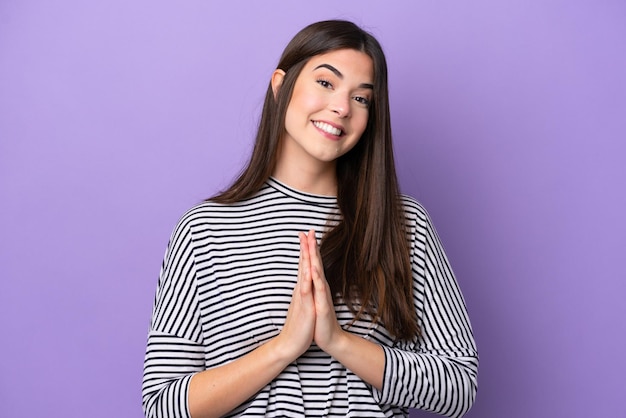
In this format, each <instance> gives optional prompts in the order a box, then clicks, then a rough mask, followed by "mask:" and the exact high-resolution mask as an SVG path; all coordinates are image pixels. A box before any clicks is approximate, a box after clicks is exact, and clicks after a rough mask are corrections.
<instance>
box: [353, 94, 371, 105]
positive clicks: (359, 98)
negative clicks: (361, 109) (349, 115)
mask: <svg viewBox="0 0 626 418" xmlns="http://www.w3.org/2000/svg"><path fill="white" fill-rule="evenodd" d="M353 99H354V100H356V102H357V103H360V104H362V105H363V106H365V107H369V105H370V101H369V99H368V98H366V97H363V96H355V97H353Z"/></svg>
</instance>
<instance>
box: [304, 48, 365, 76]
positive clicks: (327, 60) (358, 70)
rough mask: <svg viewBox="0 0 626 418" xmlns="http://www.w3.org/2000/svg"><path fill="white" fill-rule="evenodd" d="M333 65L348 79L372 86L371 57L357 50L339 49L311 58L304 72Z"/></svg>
mask: <svg viewBox="0 0 626 418" xmlns="http://www.w3.org/2000/svg"><path fill="white" fill-rule="evenodd" d="M324 64H327V65H331V66H332V67H334V68H336V69H337V70H338V71H339V72H340V73H341V75H342V76H343V77H344V78H346V79H348V78H349V79H354V81H356V82H358V83H368V84H372V82H373V79H374V63H373V62H372V59H371V58H370V56H369V55H367V54H366V53H364V52H361V51H357V50H355V49H337V50H334V51H330V52H326V53H324V54H320V55H315V56H313V57H311V59H310V60H309V62H308V63H307V64H306V66H305V67H304V71H308V72H310V71H315V70H316V69H317V68H318V67H319V66H320V65H324Z"/></svg>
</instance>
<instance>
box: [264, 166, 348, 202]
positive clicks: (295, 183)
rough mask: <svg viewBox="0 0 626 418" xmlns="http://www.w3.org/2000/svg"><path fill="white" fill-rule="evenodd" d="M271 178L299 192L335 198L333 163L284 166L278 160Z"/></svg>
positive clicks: (335, 187) (335, 176)
mask: <svg viewBox="0 0 626 418" xmlns="http://www.w3.org/2000/svg"><path fill="white" fill-rule="evenodd" d="M272 177H274V178H275V179H276V180H278V181H280V182H281V183H284V184H286V185H288V186H289V187H292V188H294V189H296V190H299V191H301V192H305V193H310V194H316V195H322V196H337V173H336V170H335V162H334V161H333V162H332V163H328V164H324V165H316V164H311V165H308V166H307V165H306V164H285V163H284V162H283V161H281V159H279V160H278V162H277V164H276V168H275V169H274V172H273V173H272Z"/></svg>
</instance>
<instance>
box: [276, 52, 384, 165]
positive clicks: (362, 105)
mask: <svg viewBox="0 0 626 418" xmlns="http://www.w3.org/2000/svg"><path fill="white" fill-rule="evenodd" d="M373 79H374V68H373V63H372V59H371V58H370V57H369V56H368V55H366V54H365V53H363V52H360V51H356V50H353V49H340V50H336V51H331V52H328V53H325V54H321V55H316V56H314V57H312V58H311V59H310V60H309V61H308V63H307V64H306V65H305V66H304V68H303V69H302V71H301V72H300V74H299V76H298V78H297V79H296V82H295V85H294V88H293V94H292V96H291V100H290V102H289V105H288V107H287V113H286V115H285V136H284V137H283V146H282V150H283V152H282V153H281V156H280V158H281V159H282V158H288V159H290V160H291V161H295V162H296V163H298V164H311V163H312V164H328V163H334V161H335V160H336V159H337V158H339V157H340V156H342V155H344V154H345V153H347V152H348V151H350V150H351V149H352V148H353V147H354V146H355V145H356V144H357V142H358V141H359V139H360V138H361V135H362V134H363V132H364V131H365V128H366V126H367V120H368V114H369V110H368V107H369V102H370V101H371V100H372V93H373V83H374V80H373Z"/></svg>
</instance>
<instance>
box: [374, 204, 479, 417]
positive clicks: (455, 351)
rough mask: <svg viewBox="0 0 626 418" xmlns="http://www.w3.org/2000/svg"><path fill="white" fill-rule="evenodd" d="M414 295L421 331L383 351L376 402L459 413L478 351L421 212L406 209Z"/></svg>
mask: <svg viewBox="0 0 626 418" xmlns="http://www.w3.org/2000/svg"><path fill="white" fill-rule="evenodd" d="M407 210H410V211H411V212H412V213H413V214H414V215H415V217H414V218H413V219H412V223H413V225H412V226H411V229H412V230H411V233H412V235H413V240H412V251H411V254H412V255H411V256H412V264H413V278H414V289H413V292H414V299H415V306H416V309H417V314H418V318H419V321H420V328H421V332H422V335H421V336H420V337H419V338H417V339H416V340H415V341H413V342H400V343H399V344H397V345H396V346H394V347H383V349H384V351H385V359H386V360H385V364H386V365H385V376H384V382H383V389H382V390H381V391H378V392H375V393H374V394H375V396H376V398H377V399H378V400H379V402H381V403H389V404H395V405H404V406H408V407H411V408H419V409H423V410H427V411H432V412H436V413H438V414H442V415H445V416H449V417H460V416H462V415H463V414H465V412H467V411H468V410H469V408H470V407H471V406H472V404H473V402H474V399H475V396H476V390H477V374H478V355H477V351H476V345H475V342H474V337H473V333H472V329H471V325H470V322H469V318H468V315H467V310H466V306H465V302H464V299H463V296H462V294H461V291H460V289H459V286H458V284H457V282H456V279H455V278H454V274H453V273H452V270H451V268H450V265H449V263H448V260H447V257H446V255H445V252H444V250H443V246H442V245H441V242H440V240H439V237H438V236H437V233H436V231H435V229H434V228H433V226H432V223H431V221H430V218H429V217H428V214H427V213H426V211H425V210H424V209H423V208H422V207H421V206H419V205H418V204H414V206H412V207H410V208H409V209H407Z"/></svg>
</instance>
